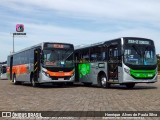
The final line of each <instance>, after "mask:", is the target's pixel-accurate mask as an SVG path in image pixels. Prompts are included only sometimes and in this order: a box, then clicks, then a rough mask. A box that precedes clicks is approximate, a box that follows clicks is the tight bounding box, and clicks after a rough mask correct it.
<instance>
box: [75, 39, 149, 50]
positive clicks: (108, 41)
mask: <svg viewBox="0 0 160 120" xmlns="http://www.w3.org/2000/svg"><path fill="white" fill-rule="evenodd" d="M122 38H126V39H133V38H137V39H147V40H151V39H148V38H142V37H119V38H116V39H110V40H105V41H102V42H98V43H93V44H90V45H79V46H76V47H75V50H80V49H85V48H89V47H94V46H99V45H103V44H107V43H110V42H113V41H116V40H120V39H122ZM151 41H152V40H151Z"/></svg>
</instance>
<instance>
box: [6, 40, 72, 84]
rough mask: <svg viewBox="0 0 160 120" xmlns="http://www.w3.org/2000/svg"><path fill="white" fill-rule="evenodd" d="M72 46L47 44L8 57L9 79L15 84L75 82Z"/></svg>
mask: <svg viewBox="0 0 160 120" xmlns="http://www.w3.org/2000/svg"><path fill="white" fill-rule="evenodd" d="M73 53H74V47H73V45H72V44H65V43H50V42H45V43H41V44H39V45H35V46H32V47H29V48H27V49H24V50H22V51H20V52H16V53H14V54H12V55H10V56H8V60H7V64H8V69H7V73H8V79H10V80H12V81H13V83H14V84H21V83H31V84H32V86H38V85H39V84H42V83H52V84H55V83H70V84H72V83H73V82H74V74H75V73H74V64H73Z"/></svg>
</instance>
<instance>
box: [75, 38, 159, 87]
mask: <svg viewBox="0 0 160 120" xmlns="http://www.w3.org/2000/svg"><path fill="white" fill-rule="evenodd" d="M75 60H77V63H76V71H77V72H76V79H77V80H79V81H80V82H82V83H84V84H85V85H91V84H94V85H98V86H101V87H103V88H106V87H110V85H111V84H120V85H125V86H126V87H127V88H133V87H134V86H135V84H138V83H155V82H157V74H158V72H157V58H156V53H155V46H154V42H153V41H152V40H150V39H145V38H136V37H123V38H118V39H114V40H109V41H105V42H100V43H96V44H92V45H88V46H82V47H81V48H77V49H76V50H75Z"/></svg>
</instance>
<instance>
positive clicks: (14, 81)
mask: <svg viewBox="0 0 160 120" xmlns="http://www.w3.org/2000/svg"><path fill="white" fill-rule="evenodd" d="M13 84H14V85H20V84H21V82H19V81H17V80H16V75H13Z"/></svg>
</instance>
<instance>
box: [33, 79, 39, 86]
mask: <svg viewBox="0 0 160 120" xmlns="http://www.w3.org/2000/svg"><path fill="white" fill-rule="evenodd" d="M31 85H32V87H38V86H39V84H38V83H36V82H35V81H34V79H33V78H32V79H31Z"/></svg>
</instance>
